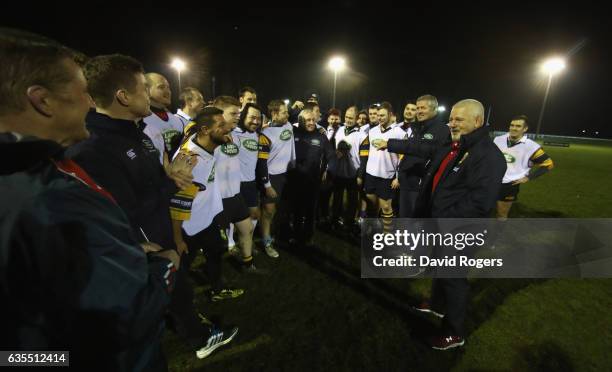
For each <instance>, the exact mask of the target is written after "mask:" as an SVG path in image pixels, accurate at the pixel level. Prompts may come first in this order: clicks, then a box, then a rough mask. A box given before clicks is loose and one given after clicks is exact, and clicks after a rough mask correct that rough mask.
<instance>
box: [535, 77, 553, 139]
mask: <svg viewBox="0 0 612 372" xmlns="http://www.w3.org/2000/svg"><path fill="white" fill-rule="evenodd" d="M552 78H553V74H552V73H549V74H548V84H547V85H546V93H544V101H543V102H542V109H541V110H540V117H539V118H538V126H537V127H536V128H537V129H536V137H535V138H536V140H537V139H538V138H539V137H540V129H541V127H542V119H543V118H544V110H545V109H546V101H548V93H549V92H550V85H551V84H552Z"/></svg>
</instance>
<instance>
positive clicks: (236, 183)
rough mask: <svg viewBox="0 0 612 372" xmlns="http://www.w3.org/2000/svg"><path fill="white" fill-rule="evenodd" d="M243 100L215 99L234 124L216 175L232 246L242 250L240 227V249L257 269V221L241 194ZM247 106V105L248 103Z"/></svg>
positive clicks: (234, 250)
mask: <svg viewBox="0 0 612 372" xmlns="http://www.w3.org/2000/svg"><path fill="white" fill-rule="evenodd" d="M239 104H240V103H239V101H238V100H237V99H236V98H234V97H230V96H220V97H217V98H215V101H214V103H213V105H214V107H216V108H218V109H220V110H222V111H223V118H224V120H225V122H226V124H227V125H229V126H230V130H231V131H232V132H230V134H229V135H228V139H229V141H228V142H226V143H224V144H222V145H221V146H219V147H217V148H216V149H215V163H216V166H215V178H216V182H217V183H218V185H219V190H220V192H221V198H222V199H223V216H224V219H225V224H229V229H228V232H227V240H228V248H229V250H230V252H232V253H238V252H237V248H236V243H235V242H234V236H233V235H234V228H235V229H236V230H238V240H239V242H240V248H241V249H240V251H241V252H242V253H243V254H244V255H243V263H244V264H245V269H248V271H255V266H253V262H252V250H253V228H254V227H253V224H252V222H251V219H250V218H249V217H250V212H249V209H248V207H247V204H246V202H245V200H244V198H243V196H242V194H241V193H240V185H241V182H242V176H241V168H242V165H241V161H240V152H241V151H242V149H241V146H240V142H239V139H238V138H237V137H235V136H234V133H233V130H234V129H236V126H237V125H238V121H239V120H240V111H239ZM245 107H246V106H245Z"/></svg>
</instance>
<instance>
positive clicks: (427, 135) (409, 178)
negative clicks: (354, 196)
mask: <svg viewBox="0 0 612 372" xmlns="http://www.w3.org/2000/svg"><path fill="white" fill-rule="evenodd" d="M407 106H408V105H407ZM416 119H417V120H416V122H413V123H412V124H411V125H410V128H411V132H410V133H409V134H408V137H407V138H410V139H413V140H414V141H419V142H422V143H425V144H428V145H432V146H441V145H442V144H443V143H444V142H445V141H448V139H449V135H450V132H449V130H448V126H447V125H446V120H444V117H443V116H442V115H441V114H439V113H438V100H437V99H436V97H434V96H432V95H431V94H425V95H422V96H420V97H419V98H417V100H416ZM401 143H403V144H404V145H406V144H407V142H401ZM389 151H391V152H393V150H391V149H390V150H389ZM429 160H430V158H428V157H422V156H404V157H402V159H401V161H400V164H399V170H398V180H399V184H400V200H399V216H400V217H401V218H408V217H412V214H413V213H414V208H415V206H416V199H417V196H418V195H419V188H420V185H421V178H422V177H423V175H424V173H425V164H427V162H428V161H429Z"/></svg>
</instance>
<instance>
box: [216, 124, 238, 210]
mask: <svg viewBox="0 0 612 372" xmlns="http://www.w3.org/2000/svg"><path fill="white" fill-rule="evenodd" d="M230 134H231V136H232V142H229V143H224V144H223V145H221V146H218V147H217V148H216V149H215V162H216V166H215V182H216V183H217V185H218V187H219V190H220V192H221V198H223V199H226V198H231V197H232V196H234V195H236V194H238V193H239V192H240V182H241V179H242V177H241V175H240V159H239V158H238V154H239V153H240V148H239V147H238V144H237V142H236V137H235V136H234V133H230Z"/></svg>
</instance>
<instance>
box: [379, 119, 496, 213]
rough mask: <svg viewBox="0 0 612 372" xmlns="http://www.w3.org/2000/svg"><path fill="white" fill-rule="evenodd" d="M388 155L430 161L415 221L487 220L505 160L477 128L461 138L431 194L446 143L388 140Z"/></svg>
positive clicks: (486, 134) (486, 133)
mask: <svg viewBox="0 0 612 372" xmlns="http://www.w3.org/2000/svg"><path fill="white" fill-rule="evenodd" d="M387 146H388V149H389V151H392V152H395V153H400V154H406V156H407V157H408V156H410V155H418V156H421V157H423V158H431V161H430V162H429V164H428V165H427V168H426V172H425V175H424V176H423V180H422V184H421V189H420V192H419V197H418V199H417V206H416V210H415V217H420V218H428V217H432V218H487V217H489V215H490V213H491V211H492V209H493V208H494V207H495V202H496V200H497V197H498V195H499V189H500V187H501V182H502V179H503V177H504V174H505V173H506V160H505V158H504V156H503V154H502V153H501V151H500V150H499V148H498V147H497V146H496V145H495V144H494V143H493V140H491V138H490V137H489V130H488V128H486V127H481V128H478V129H476V130H474V131H473V132H472V133H470V134H467V135H465V136H461V139H460V148H459V154H458V155H457V157H456V158H455V159H454V161H453V162H451V163H449V164H448V166H447V167H446V169H445V170H444V173H443V174H442V177H441V178H440V181H439V183H438V185H437V187H436V189H435V191H434V192H433V193H432V190H431V189H432V184H433V179H434V176H435V174H436V172H437V171H438V168H439V167H440V164H441V163H442V161H443V160H444V158H445V157H446V155H447V154H448V153H449V152H450V150H451V143H450V141H448V142H447V143H445V144H444V145H443V146H442V147H439V146H436V145H432V144H429V143H426V142H423V141H421V140H419V139H408V140H393V139H391V140H389V142H388V144H387Z"/></svg>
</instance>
